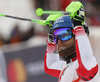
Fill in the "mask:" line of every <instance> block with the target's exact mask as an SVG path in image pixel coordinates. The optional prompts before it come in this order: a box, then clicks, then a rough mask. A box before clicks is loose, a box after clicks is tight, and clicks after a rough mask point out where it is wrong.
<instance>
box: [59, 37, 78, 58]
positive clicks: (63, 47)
mask: <svg viewBox="0 0 100 82" xmlns="http://www.w3.org/2000/svg"><path fill="white" fill-rule="evenodd" d="M57 50H58V52H59V55H60V56H61V57H64V56H65V57H67V56H69V55H72V54H74V53H75V52H76V51H75V37H74V36H73V37H72V38H71V39H69V40H67V41H62V40H60V39H58V43H57Z"/></svg>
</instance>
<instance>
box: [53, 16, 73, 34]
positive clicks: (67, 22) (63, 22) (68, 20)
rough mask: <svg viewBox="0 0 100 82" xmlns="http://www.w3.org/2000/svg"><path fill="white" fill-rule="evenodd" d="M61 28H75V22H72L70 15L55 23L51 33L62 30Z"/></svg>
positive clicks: (60, 18)
mask: <svg viewBox="0 0 100 82" xmlns="http://www.w3.org/2000/svg"><path fill="white" fill-rule="evenodd" d="M61 27H69V28H73V22H72V20H71V18H70V16H69V15H64V16H61V17H59V18H58V19H57V20H56V21H55V22H54V24H53V27H52V31H51V32H53V31H54V30H55V29H58V28H61Z"/></svg>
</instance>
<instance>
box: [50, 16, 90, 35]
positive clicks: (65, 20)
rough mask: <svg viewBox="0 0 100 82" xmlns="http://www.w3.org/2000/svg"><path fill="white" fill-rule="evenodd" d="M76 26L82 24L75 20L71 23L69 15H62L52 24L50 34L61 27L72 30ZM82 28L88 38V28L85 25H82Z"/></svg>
mask: <svg viewBox="0 0 100 82" xmlns="http://www.w3.org/2000/svg"><path fill="white" fill-rule="evenodd" d="M77 25H82V24H81V23H80V22H79V21H76V20H74V21H73V19H71V17H70V16H69V15H64V16H61V17H59V18H58V19H57V20H56V21H55V22H54V24H53V27H52V30H51V32H52V33H53V31H54V30H55V29H58V28H61V27H69V28H72V29H73V27H74V26H77ZM83 28H84V30H85V32H86V33H87V35H88V36H89V33H90V32H89V28H88V26H87V25H86V23H84V24H83Z"/></svg>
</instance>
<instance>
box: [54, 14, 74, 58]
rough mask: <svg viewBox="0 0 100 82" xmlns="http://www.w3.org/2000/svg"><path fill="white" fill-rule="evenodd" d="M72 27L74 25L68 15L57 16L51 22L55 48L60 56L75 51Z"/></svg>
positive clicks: (65, 55) (68, 54)
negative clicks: (52, 22)
mask: <svg viewBox="0 0 100 82" xmlns="http://www.w3.org/2000/svg"><path fill="white" fill-rule="evenodd" d="M73 27H74V25H73V22H72V19H71V18H70V16H69V15H64V16H61V17H59V18H58V19H57V20H56V21H55V22H54V24H53V27H52V34H53V39H54V42H55V43H56V44H57V50H58V53H59V55H60V56H61V57H67V56H70V55H72V54H74V53H76V50H75V36H74V34H73V33H72V30H73Z"/></svg>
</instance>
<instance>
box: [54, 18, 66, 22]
mask: <svg viewBox="0 0 100 82" xmlns="http://www.w3.org/2000/svg"><path fill="white" fill-rule="evenodd" d="M62 22H64V20H63V19H62V17H60V18H58V20H56V21H55V23H62Z"/></svg>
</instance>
